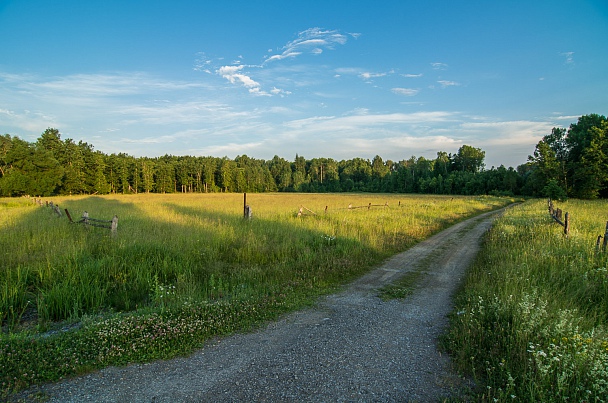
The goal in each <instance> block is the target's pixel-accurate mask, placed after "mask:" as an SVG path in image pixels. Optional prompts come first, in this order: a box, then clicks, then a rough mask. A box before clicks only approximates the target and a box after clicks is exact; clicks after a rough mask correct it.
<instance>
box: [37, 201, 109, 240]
mask: <svg viewBox="0 0 608 403" xmlns="http://www.w3.org/2000/svg"><path fill="white" fill-rule="evenodd" d="M32 200H33V202H34V203H35V204H37V205H39V206H46V207H50V208H51V210H52V211H53V213H55V214H57V216H58V217H63V213H62V212H61V209H60V208H59V205H58V204H55V203H53V202H52V201H48V200H47V201H44V202H43V201H42V199H40V198H33V199H32ZM63 211H64V212H65V215H66V217H67V218H68V220H69V221H70V223H72V224H83V225H86V226H92V227H99V228H106V229H109V230H110V231H111V233H112V235H116V233H117V231H118V216H117V215H114V217H113V218H112V219H111V220H100V219H97V218H91V217H89V213H88V212H86V211H85V212H84V213H82V218H81V219H80V220H78V221H74V220H73V219H72V215H71V214H70V212H69V211H68V209H67V208H66V209H64V210H63Z"/></svg>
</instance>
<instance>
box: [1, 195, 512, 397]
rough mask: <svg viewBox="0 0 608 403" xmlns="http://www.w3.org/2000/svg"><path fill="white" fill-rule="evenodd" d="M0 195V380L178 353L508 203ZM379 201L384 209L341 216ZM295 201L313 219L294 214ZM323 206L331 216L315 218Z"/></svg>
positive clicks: (49, 376)
mask: <svg viewBox="0 0 608 403" xmlns="http://www.w3.org/2000/svg"><path fill="white" fill-rule="evenodd" d="M52 201H53V202H54V203H56V204H59V205H60V206H61V208H62V209H63V208H68V209H69V211H70V213H71V214H72V216H73V218H77V217H78V216H79V215H80V214H82V212H83V211H88V212H89V215H90V217H93V218H101V219H109V218H111V217H112V216H113V215H115V214H116V215H118V216H119V227H118V235H117V236H114V237H112V236H110V234H109V230H105V229H100V228H86V227H84V226H82V225H77V224H71V223H69V222H68V220H67V218H65V217H61V218H60V217H56V216H55V215H54V213H52V212H51V211H50V209H47V208H45V207H37V206H35V205H34V204H33V203H32V202H31V201H28V200H26V199H17V200H15V199H0V230H2V232H3V233H5V234H8V235H7V236H4V237H1V238H0V254H1V256H0V260H1V261H2V262H3V266H2V267H1V269H0V321H1V322H2V329H3V332H2V334H0V383H1V390H2V394H3V395H4V396H6V395H7V394H8V393H11V392H13V391H16V390H21V389H23V388H26V387H27V386H29V385H31V384H33V383H41V382H47V381H52V380H56V379H60V378H61V377H64V376H69V375H73V374H79V373H83V372H87V371H89V370H91V369H94V368H101V367H104V366H107V365H120V364H126V363H129V362H142V361H148V360H151V359H157V358H168V357H173V356H176V355H182V354H187V353H188V352H190V351H192V349H193V348H196V347H200V346H201V345H202V344H203V343H204V341H205V340H207V339H208V338H210V337H213V336H216V335H224V334H229V333H231V332H235V331H246V330H248V329H251V328H252V327H255V326H258V325H259V324H261V323H263V322H264V321H267V320H270V319H274V318H276V317H277V316H278V315H280V314H282V313H284V312H288V311H290V310H294V309H297V308H300V307H302V306H305V305H307V304H311V303H312V302H313V301H314V299H315V297H317V296H318V295H321V294H324V293H328V292H331V291H332V290H335V289H336V287H339V286H340V285H341V284H344V283H345V282H347V281H350V280H352V279H353V278H355V277H357V276H360V275H362V274H363V273H365V272H366V271H367V270H369V269H370V268H371V267H373V266H374V265H376V264H378V263H379V262H381V261H382V260H383V259H385V258H386V257H388V256H390V255H392V254H395V253H397V252H399V251H402V250H404V249H406V248H408V247H410V246H412V245H414V244H415V243H417V242H419V241H420V240H422V239H424V238H426V237H428V236H430V235H432V234H433V233H436V232H437V231H439V230H441V229H443V228H446V227H447V226H449V225H451V224H453V223H455V222H458V221H460V220H462V219H463V218H466V217H468V216H472V215H475V214H478V213H481V212H484V211H488V210H491V209H495V208H499V207H501V206H503V205H505V204H508V203H510V202H511V200H509V199H501V198H494V197H454V198H451V197H421V196H405V195H369V194H367V195H300V194H285V195H283V194H281V195H277V194H254V195H248V204H250V205H251V206H252V209H253V214H254V216H253V219H252V220H244V219H243V217H242V212H243V204H242V202H243V197H242V195H235V194H210V195H200V194H197V195H192V194H189V195H135V196H104V197H98V196H90V197H65V198H53V199H52ZM370 203H371V204H379V205H380V206H383V205H384V203H387V206H388V207H374V208H369V209H368V208H360V209H348V208H347V207H348V205H349V204H352V206H353V207H358V206H368V205H369V204H370ZM301 205H304V206H305V207H306V208H307V209H308V210H306V211H315V212H317V214H316V215H314V214H312V213H309V215H308V216H305V217H297V216H296V213H297V211H298V209H299V207H300V206H301ZM326 207H327V212H326V213H324V211H325V208H326Z"/></svg>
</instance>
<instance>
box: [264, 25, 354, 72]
mask: <svg viewBox="0 0 608 403" xmlns="http://www.w3.org/2000/svg"><path fill="white" fill-rule="evenodd" d="M347 40H348V37H347V36H346V35H344V34H342V33H340V32H338V31H337V30H324V29H321V28H309V29H307V30H305V31H302V32H300V33H299V34H298V37H297V38H296V39H294V40H293V41H291V42H288V43H287V44H286V45H285V46H283V48H282V49H281V50H282V52H281V53H277V54H274V55H271V56H268V57H267V58H266V60H264V63H269V62H273V61H277V60H283V59H290V58H295V57H297V56H299V55H301V54H305V53H309V54H313V55H319V54H321V53H323V51H324V50H333V49H335V47H336V46H337V45H344V44H345V43H346V42H347Z"/></svg>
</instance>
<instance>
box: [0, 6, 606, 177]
mask: <svg viewBox="0 0 608 403" xmlns="http://www.w3.org/2000/svg"><path fill="white" fill-rule="evenodd" d="M591 113H597V114H600V115H607V114H608V1H606V0H595V1H591V0H589V1H588V0H576V1H560V0H551V1H545V0H534V1H530V0H523V1H520V0H506V1H487V0H470V1H457V0H448V1H438V0H428V1H419V0H416V1H410V0H401V1H359V0H349V1H341V0H335V1H328V0H324V1H318V0H306V1H299V0H294V1H275V0H265V1H259V0H249V1H240V0H234V1H230V2H224V1H213V2H211V1H198V0H192V1H191V0H171V1H159V0H157V1H154V0H147V1H133V0H103V1H101V0H90V1H82V0H62V1H48V0H27V1H23V0H0V134H10V135H12V136H17V137H19V138H21V139H23V140H26V141H30V142H34V141H36V139H37V138H38V137H40V135H41V134H42V133H43V132H44V130H46V129H47V128H49V127H52V128H56V129H58V130H59V132H60V133H61V138H62V139H64V140H65V139H68V138H71V139H73V140H74V141H76V142H78V141H84V142H87V143H89V144H91V145H93V146H94V148H95V149H96V150H100V151H102V152H104V153H106V154H112V153H127V154H129V155H133V156H135V157H142V156H148V157H157V156H162V155H165V154H170V155H178V156H185V155H191V156H216V157H224V156H226V157H228V158H231V159H234V158H235V157H236V156H239V155H247V156H249V157H252V158H259V159H265V160H270V159H272V158H273V157H274V156H275V155H278V156H279V157H282V158H285V159H287V160H289V161H293V160H294V158H295V156H296V154H297V155H299V156H303V157H305V158H306V159H313V158H333V159H335V160H338V161H339V160H343V159H352V158H365V159H370V160H371V159H372V158H374V156H376V155H379V156H380V157H382V158H383V160H385V161H386V160H393V161H400V160H406V159H409V158H410V157H412V156H416V157H421V156H422V157H425V158H429V159H434V158H436V156H437V152H439V151H443V152H447V153H452V154H455V153H456V152H457V151H458V149H459V148H460V147H461V146H462V145H470V146H473V147H476V148H481V149H482V150H483V151H485V153H486V159H485V164H486V168H487V169H489V168H491V167H492V166H496V167H498V166H500V165H505V166H506V167H517V166H518V165H521V164H524V163H525V162H526V161H527V157H528V155H530V154H532V153H533V152H534V147H535V145H536V144H537V143H538V141H539V140H540V139H541V138H542V136H544V135H547V134H549V133H550V132H551V129H552V128H553V127H566V128H567V127H569V125H570V124H572V123H575V122H576V121H577V119H578V118H579V117H580V116H582V115H587V114H591Z"/></svg>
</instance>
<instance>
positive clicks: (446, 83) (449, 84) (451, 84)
mask: <svg viewBox="0 0 608 403" xmlns="http://www.w3.org/2000/svg"><path fill="white" fill-rule="evenodd" d="M437 82H438V83H439V84H441V88H447V87H455V86H459V85H460V84H459V83H457V82H456V81H447V80H439V81H437Z"/></svg>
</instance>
